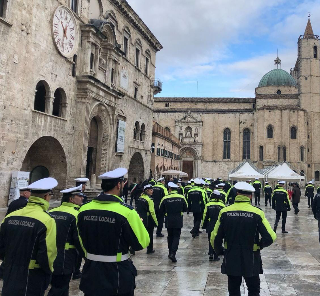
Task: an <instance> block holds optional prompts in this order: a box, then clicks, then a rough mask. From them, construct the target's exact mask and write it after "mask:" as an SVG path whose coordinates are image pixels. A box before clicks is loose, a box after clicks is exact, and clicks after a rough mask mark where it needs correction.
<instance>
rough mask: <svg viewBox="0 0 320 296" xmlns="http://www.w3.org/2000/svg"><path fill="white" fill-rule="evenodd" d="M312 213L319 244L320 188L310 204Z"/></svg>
mask: <svg viewBox="0 0 320 296" xmlns="http://www.w3.org/2000/svg"><path fill="white" fill-rule="evenodd" d="M312 212H313V216H314V218H315V219H317V220H318V231H319V242H320V187H318V189H317V194H316V196H315V197H314V200H313V203H312Z"/></svg>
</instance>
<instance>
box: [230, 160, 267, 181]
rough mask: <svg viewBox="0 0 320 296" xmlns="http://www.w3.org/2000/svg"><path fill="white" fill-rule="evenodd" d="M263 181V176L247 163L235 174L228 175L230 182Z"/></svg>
mask: <svg viewBox="0 0 320 296" xmlns="http://www.w3.org/2000/svg"><path fill="white" fill-rule="evenodd" d="M255 178H258V179H264V175H262V174H260V173H259V172H258V171H257V170H256V169H255V168H254V167H253V166H252V165H251V164H250V163H249V162H245V163H244V164H243V165H241V166H240V167H239V168H238V169H237V170H236V171H235V172H233V173H231V174H229V179H231V180H250V179H255Z"/></svg>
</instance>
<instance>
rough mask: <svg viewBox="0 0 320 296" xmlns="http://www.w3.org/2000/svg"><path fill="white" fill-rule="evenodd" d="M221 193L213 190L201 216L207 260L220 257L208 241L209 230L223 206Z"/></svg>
mask: <svg viewBox="0 0 320 296" xmlns="http://www.w3.org/2000/svg"><path fill="white" fill-rule="evenodd" d="M220 197H221V194H220V192H219V191H218V190H214V191H213V192H212V194H211V196H210V201H209V202H208V203H207V204H206V206H205V208H204V212H203V218H202V228H203V229H206V231H207V234H208V240H209V253H208V254H209V261H212V260H213V261H219V260H220V258H219V256H218V255H217V254H216V252H215V251H214V249H213V248H212V245H211V243H210V237H211V232H212V231H213V229H214V226H215V224H216V222H217V220H218V217H219V213H220V211H221V210H222V209H223V208H224V207H225V205H224V203H223V201H222V200H221V199H220Z"/></svg>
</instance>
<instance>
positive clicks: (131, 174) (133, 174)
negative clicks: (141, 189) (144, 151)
mask: <svg viewBox="0 0 320 296" xmlns="http://www.w3.org/2000/svg"><path fill="white" fill-rule="evenodd" d="M134 180H136V183H140V182H142V181H144V162H143V158H142V155H141V153H139V152H136V153H134V154H133V156H132V158H131V160H130V164H129V170H128V182H129V184H131V183H133V182H134Z"/></svg>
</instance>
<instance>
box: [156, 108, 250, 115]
mask: <svg viewBox="0 0 320 296" xmlns="http://www.w3.org/2000/svg"><path fill="white" fill-rule="evenodd" d="M188 111H192V113H200V114H211V113H218V114H219V113H221V114H225V113H253V112H254V109H252V108H250V109H221V110H217V109H212V110H208V109H191V110H190V109H186V108H181V109H171V108H170V109H169V108H167V109H154V113H186V112H188Z"/></svg>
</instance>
